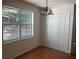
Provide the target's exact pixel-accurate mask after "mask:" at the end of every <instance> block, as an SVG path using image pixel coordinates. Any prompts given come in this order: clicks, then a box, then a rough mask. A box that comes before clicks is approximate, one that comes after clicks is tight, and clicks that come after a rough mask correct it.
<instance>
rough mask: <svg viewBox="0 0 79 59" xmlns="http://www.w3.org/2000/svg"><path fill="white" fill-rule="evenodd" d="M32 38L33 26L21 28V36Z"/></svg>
mask: <svg viewBox="0 0 79 59" xmlns="http://www.w3.org/2000/svg"><path fill="white" fill-rule="evenodd" d="M29 35H30V36H31V35H32V28H31V25H22V27H21V36H22V37H25V36H29Z"/></svg>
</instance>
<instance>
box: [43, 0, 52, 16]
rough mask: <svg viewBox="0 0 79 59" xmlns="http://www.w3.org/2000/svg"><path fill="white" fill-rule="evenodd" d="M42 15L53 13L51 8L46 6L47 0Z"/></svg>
mask: <svg viewBox="0 0 79 59" xmlns="http://www.w3.org/2000/svg"><path fill="white" fill-rule="evenodd" d="M42 15H53V12H52V10H51V9H50V8H49V7H48V0H46V7H44V8H43V9H42Z"/></svg>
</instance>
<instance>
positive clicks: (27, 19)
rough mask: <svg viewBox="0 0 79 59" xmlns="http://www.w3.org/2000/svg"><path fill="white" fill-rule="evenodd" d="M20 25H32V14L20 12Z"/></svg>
mask: <svg viewBox="0 0 79 59" xmlns="http://www.w3.org/2000/svg"><path fill="white" fill-rule="evenodd" d="M20 19H21V24H32V13H30V12H24V11H20Z"/></svg>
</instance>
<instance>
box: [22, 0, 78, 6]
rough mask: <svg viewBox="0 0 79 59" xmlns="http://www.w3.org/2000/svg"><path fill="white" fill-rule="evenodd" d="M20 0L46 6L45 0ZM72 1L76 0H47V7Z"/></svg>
mask: <svg viewBox="0 0 79 59" xmlns="http://www.w3.org/2000/svg"><path fill="white" fill-rule="evenodd" d="M22 1H24V2H28V3H31V4H33V5H35V6H38V7H45V6H46V0H22ZM72 3H76V0H48V6H49V7H53V6H57V5H62V4H72Z"/></svg>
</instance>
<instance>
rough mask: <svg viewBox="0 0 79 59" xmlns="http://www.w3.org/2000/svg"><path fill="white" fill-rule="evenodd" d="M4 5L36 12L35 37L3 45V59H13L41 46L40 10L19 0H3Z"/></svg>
mask: <svg viewBox="0 0 79 59" xmlns="http://www.w3.org/2000/svg"><path fill="white" fill-rule="evenodd" d="M3 5H7V6H12V7H16V8H21V9H25V10H27V11H32V12H34V36H33V37H32V38H29V39H24V40H21V41H17V42H13V43H8V44H5V45H3V59H13V57H16V56H19V55H21V54H22V53H25V52H27V51H29V50H31V49H33V48H36V47H37V46H39V45H40V40H39V39H40V9H38V8H37V7H35V6H32V5H30V4H27V3H23V2H20V1H19V0H3Z"/></svg>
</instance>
